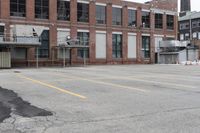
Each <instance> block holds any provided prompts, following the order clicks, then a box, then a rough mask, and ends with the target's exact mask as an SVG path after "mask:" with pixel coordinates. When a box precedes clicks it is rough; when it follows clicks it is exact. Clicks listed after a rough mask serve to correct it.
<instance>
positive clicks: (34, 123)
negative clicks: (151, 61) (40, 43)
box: [0, 65, 200, 133]
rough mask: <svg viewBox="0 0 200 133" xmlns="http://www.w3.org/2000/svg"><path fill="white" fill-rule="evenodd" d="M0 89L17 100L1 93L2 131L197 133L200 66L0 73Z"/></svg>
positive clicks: (140, 66)
mask: <svg viewBox="0 0 200 133" xmlns="http://www.w3.org/2000/svg"><path fill="white" fill-rule="evenodd" d="M0 86H1V87H2V88H1V89H4V91H5V90H6V91H9V92H11V93H13V94H14V96H16V97H18V98H17V99H20V100H21V101H20V107H18V108H17V106H16V105H18V104H17V103H19V102H17V101H16V100H13V102H7V103H9V104H6V102H5V101H10V100H9V98H10V97H6V96H5V95H4V94H3V95H2V93H1V89H0V95H1V97H0V133H199V131H200V66H181V65H116V66H109V65H108V66H87V67H68V68H39V69H11V70H0ZM3 96H4V98H2V97H3ZM23 105H24V106H23ZM21 107H23V108H24V109H25V110H26V111H25V112H23V111H22V110H20V109H21ZM27 108H28V109H27ZM34 109H36V110H34ZM38 109H39V112H40V111H41V112H43V111H44V112H46V113H47V114H46V115H45V113H38V112H37V111H38ZM3 114H4V115H3ZM24 114H25V115H24ZM38 114H43V115H38Z"/></svg>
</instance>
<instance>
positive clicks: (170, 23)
mask: <svg viewBox="0 0 200 133" xmlns="http://www.w3.org/2000/svg"><path fill="white" fill-rule="evenodd" d="M167 29H169V30H173V29H174V16H173V15H167Z"/></svg>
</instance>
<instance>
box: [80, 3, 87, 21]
mask: <svg viewBox="0 0 200 133" xmlns="http://www.w3.org/2000/svg"><path fill="white" fill-rule="evenodd" d="M80 4H82V6H81V8H80V7H79V6H80ZM84 6H85V7H84ZM85 8H86V9H85ZM80 15H81V16H80ZM81 17H83V18H81ZM77 22H82V23H89V3H81V2H77Z"/></svg>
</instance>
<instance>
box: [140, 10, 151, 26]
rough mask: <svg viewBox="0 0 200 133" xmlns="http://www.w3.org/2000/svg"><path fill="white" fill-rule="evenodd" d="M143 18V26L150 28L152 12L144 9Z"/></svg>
mask: <svg viewBox="0 0 200 133" xmlns="http://www.w3.org/2000/svg"><path fill="white" fill-rule="evenodd" d="M141 15H142V16H141V19H142V27H143V28H150V26H151V21H150V20H151V16H150V12H147V11H142V14H141Z"/></svg>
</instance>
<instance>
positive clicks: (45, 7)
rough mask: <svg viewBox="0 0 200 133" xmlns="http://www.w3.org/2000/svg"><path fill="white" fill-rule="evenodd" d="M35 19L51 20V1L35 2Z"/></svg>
mask: <svg viewBox="0 0 200 133" xmlns="http://www.w3.org/2000/svg"><path fill="white" fill-rule="evenodd" d="M35 18H39V19H49V0H35Z"/></svg>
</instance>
